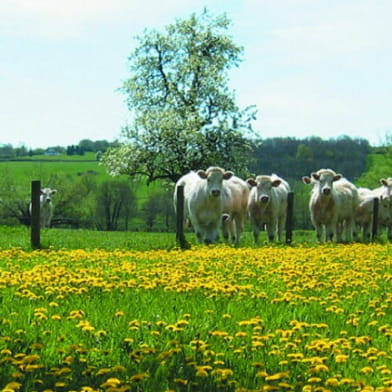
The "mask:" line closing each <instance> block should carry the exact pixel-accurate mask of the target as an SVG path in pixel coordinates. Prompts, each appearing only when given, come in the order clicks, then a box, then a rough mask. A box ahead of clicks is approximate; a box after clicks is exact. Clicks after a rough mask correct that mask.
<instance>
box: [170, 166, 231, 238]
mask: <svg viewBox="0 0 392 392" xmlns="http://www.w3.org/2000/svg"><path fill="white" fill-rule="evenodd" d="M232 176H233V172H231V171H225V170H224V169H222V168H220V167H209V168H208V169H207V170H206V171H204V170H198V171H197V172H194V171H191V172H190V173H188V174H185V175H184V176H182V177H181V178H180V179H179V180H178V181H177V183H176V188H175V191H174V205H175V206H176V205H177V188H178V186H180V185H182V186H184V218H185V220H188V219H189V221H190V223H191V224H192V226H193V229H194V231H195V233H196V237H197V240H198V242H199V243H202V242H204V243H206V244H211V243H215V242H216V241H217V240H218V238H219V230H220V229H221V225H222V216H223V206H224V205H225V202H224V198H225V197H227V192H224V190H223V188H224V183H225V182H226V181H227V180H228V179H229V178H231V177H232Z"/></svg>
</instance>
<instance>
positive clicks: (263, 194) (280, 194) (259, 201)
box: [247, 174, 290, 244]
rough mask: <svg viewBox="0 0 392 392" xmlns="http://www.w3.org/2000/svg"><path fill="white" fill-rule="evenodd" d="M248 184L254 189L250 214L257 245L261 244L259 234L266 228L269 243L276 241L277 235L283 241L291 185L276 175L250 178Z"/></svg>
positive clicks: (251, 196) (249, 204)
mask: <svg viewBox="0 0 392 392" xmlns="http://www.w3.org/2000/svg"><path fill="white" fill-rule="evenodd" d="M247 183H248V184H249V185H250V186H251V187H252V189H251V191H250V193H249V199H248V212H249V216H250V220H251V223H252V230H253V237H254V240H255V243H256V244H258V243H259V233H260V230H262V229H264V227H265V228H266V230H267V233H268V240H269V241H274V239H275V236H276V234H277V237H278V240H279V241H281V240H282V232H283V229H284V227H285V224H286V216H287V195H288V193H289V192H290V186H289V184H288V183H287V182H286V181H285V180H283V179H282V178H280V177H278V176H277V175H276V174H272V175H271V176H268V175H260V176H257V177H256V179H253V178H248V180H247Z"/></svg>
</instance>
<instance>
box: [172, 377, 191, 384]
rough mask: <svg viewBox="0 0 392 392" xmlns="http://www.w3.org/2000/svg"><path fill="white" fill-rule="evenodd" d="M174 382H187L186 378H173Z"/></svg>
mask: <svg viewBox="0 0 392 392" xmlns="http://www.w3.org/2000/svg"><path fill="white" fill-rule="evenodd" d="M174 382H175V383H177V384H181V385H187V384H188V380H184V379H183V378H175V379H174Z"/></svg>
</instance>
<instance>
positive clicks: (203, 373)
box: [196, 366, 208, 377]
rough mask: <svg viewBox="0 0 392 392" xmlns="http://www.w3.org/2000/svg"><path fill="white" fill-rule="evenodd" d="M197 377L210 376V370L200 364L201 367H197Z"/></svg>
mask: <svg viewBox="0 0 392 392" xmlns="http://www.w3.org/2000/svg"><path fill="white" fill-rule="evenodd" d="M196 377H208V372H207V371H206V370H205V369H203V366H200V369H197V371H196Z"/></svg>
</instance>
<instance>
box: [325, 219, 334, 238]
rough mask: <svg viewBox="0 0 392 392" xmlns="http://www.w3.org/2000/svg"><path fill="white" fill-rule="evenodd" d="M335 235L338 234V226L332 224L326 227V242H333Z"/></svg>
mask: <svg viewBox="0 0 392 392" xmlns="http://www.w3.org/2000/svg"><path fill="white" fill-rule="evenodd" d="M334 234H336V225H334V224H331V223H329V224H327V225H325V240H326V241H327V242H332V241H333V237H334Z"/></svg>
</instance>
